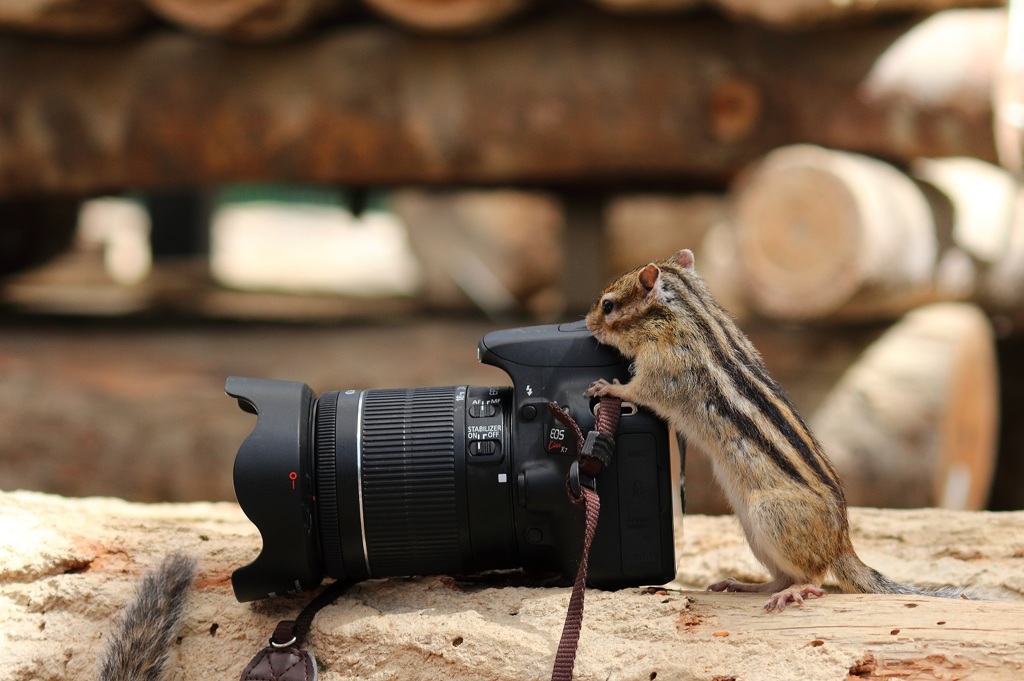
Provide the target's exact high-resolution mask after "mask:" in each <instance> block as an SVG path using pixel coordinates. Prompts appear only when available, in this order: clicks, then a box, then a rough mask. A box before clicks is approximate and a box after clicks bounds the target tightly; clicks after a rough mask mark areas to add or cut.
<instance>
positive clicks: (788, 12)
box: [707, 0, 1005, 29]
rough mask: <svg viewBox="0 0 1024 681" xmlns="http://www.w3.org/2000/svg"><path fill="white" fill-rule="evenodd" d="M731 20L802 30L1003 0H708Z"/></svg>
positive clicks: (997, 3) (999, 3) (996, 3)
mask: <svg viewBox="0 0 1024 681" xmlns="http://www.w3.org/2000/svg"><path fill="white" fill-rule="evenodd" d="M707 2H708V4H711V5H714V6H715V7H717V8H718V9H720V10H722V11H723V12H725V13H726V14H727V15H729V16H730V17H732V18H734V19H740V20H753V21H757V22H760V23H763V24H766V25H768V26H775V27H778V28H786V29H801V28H809V27H812V26H817V25H820V24H826V23H828V24H835V23H839V22H850V21H864V20H867V19H872V18H876V17H884V16H886V15H893V14H903V13H917V14H931V13H934V12H939V11H942V10H947V9H952V8H963V7H1002V6H1003V5H1004V4H1005V0H853V1H852V2H833V1H832V0H771V1H770V2H765V1H763V0H707Z"/></svg>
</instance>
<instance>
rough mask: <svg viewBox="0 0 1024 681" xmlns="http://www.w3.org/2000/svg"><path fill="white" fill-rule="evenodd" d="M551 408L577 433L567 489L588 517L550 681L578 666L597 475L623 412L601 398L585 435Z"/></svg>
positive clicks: (597, 504) (567, 676) (565, 677)
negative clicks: (588, 430)
mask: <svg viewBox="0 0 1024 681" xmlns="http://www.w3.org/2000/svg"><path fill="white" fill-rule="evenodd" d="M548 408H549V409H550V410H551V414H552V416H554V417H555V418H556V419H557V420H558V421H559V422H561V423H562V424H563V425H565V426H566V427H567V428H569V429H570V430H571V431H573V433H575V434H576V445H577V448H578V450H579V452H580V455H579V457H578V458H577V459H576V461H573V463H572V466H571V467H570V469H569V475H568V476H567V478H566V481H565V488H566V493H567V494H568V495H569V499H570V500H571V501H572V503H574V504H576V505H577V506H581V507H582V508H583V513H584V516H585V519H586V526H585V528H584V532H583V552H582V554H581V555H580V564H579V569H578V570H577V572H576V581H575V583H574V584H573V587H572V594H571V595H570V596H569V607H568V610H567V611H566V613H565V623H564V624H563V625H562V636H561V638H560V639H559V641H558V650H557V652H556V653H555V664H554V667H553V669H552V670H551V681H570V680H571V679H572V670H573V667H575V665H576V648H577V646H578V644H579V641H580V631H581V629H582V628H583V596H584V593H585V592H586V589H587V563H588V560H589V557H590V545H591V543H592V542H593V541H594V534H595V533H596V532H597V519H598V515H599V513H600V511H601V500H600V498H599V497H598V496H597V483H596V481H595V480H594V478H595V477H596V476H597V474H598V473H600V472H601V471H602V470H603V469H604V467H605V466H607V465H608V464H609V463H611V458H612V455H613V454H614V453H615V431H616V430H617V429H618V427H619V416H620V415H621V414H622V400H620V399H618V398H615V397H602V398H601V401H600V404H599V406H598V409H597V421H596V423H595V424H594V430H592V431H590V432H589V433H587V436H586V437H584V436H583V432H582V431H581V430H580V427H579V425H578V424H577V423H576V421H574V420H573V418H572V417H571V416H569V414H568V412H566V411H564V410H563V409H562V408H561V407H559V406H558V404H557V403H556V402H549V403H548Z"/></svg>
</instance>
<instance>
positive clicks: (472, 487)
mask: <svg viewBox="0 0 1024 681" xmlns="http://www.w3.org/2000/svg"><path fill="white" fill-rule="evenodd" d="M478 358H479V359H480V361H481V362H484V363H486V364H490V365H492V366H495V367H498V368H499V369H502V370H503V371H504V372H505V373H507V374H508V376H509V378H511V379H512V387H476V386H466V385H456V386H445V387H426V388H397V389H390V390H337V391H332V392H326V393H324V394H322V395H321V396H320V397H317V396H316V395H315V394H314V393H313V391H312V390H311V389H310V388H309V387H308V386H307V385H305V384H303V383H296V382H291V381H276V380H264V379H255V378H240V377H231V378H228V379H227V384H226V386H225V391H226V392H227V394H228V395H230V396H231V397H234V398H236V399H237V400H238V404H239V406H240V407H241V408H242V409H243V410H244V411H246V412H249V413H252V414H255V415H256V416H257V420H256V425H255V427H254V428H253V430H252V432H251V433H250V434H249V436H248V437H247V438H246V439H245V441H244V442H243V443H242V445H241V446H240V447H239V450H238V455H237V457H236V459H235V466H234V485H235V495H236V496H237V498H238V503H239V505H240V506H241V507H242V510H243V511H244V512H245V514H246V515H247V516H248V517H249V519H250V520H251V521H252V522H253V523H254V524H255V525H256V526H257V527H258V528H259V531H260V534H261V535H262V537H263V548H262V550H261V552H260V554H259V556H258V557H257V558H256V559H255V560H254V561H253V562H252V563H250V564H248V565H245V566H243V567H240V568H238V569H237V570H235V572H234V574H233V575H232V584H233V586H234V591H235V596H236V598H237V599H238V600H239V601H252V600H256V599H260V598H267V597H272V596H277V595H283V594H287V593H294V592H298V591H303V590H307V589H312V588H314V587H316V586H317V585H319V584H320V582H321V580H322V579H323V578H324V576H325V575H327V576H330V577H333V578H334V579H337V580H349V581H358V580H362V579H368V578H375V577H391V576H403V575H428V574H468V573H475V572H481V571H485V570H495V569H509V568H523V569H525V570H528V571H543V572H559V573H561V574H562V575H563V576H564V577H565V578H566V579H567V580H570V581H571V580H572V579H573V578H574V576H575V573H576V569H577V566H578V563H579V559H580V552H581V549H582V545H583V532H584V518H583V511H582V510H581V509H580V508H578V507H576V506H575V505H573V504H572V503H571V501H570V500H569V498H568V495H567V493H566V475H567V473H568V471H569V468H570V466H571V464H572V462H573V461H574V460H575V459H576V458H577V456H578V452H577V451H576V441H575V436H574V434H573V433H572V432H569V431H568V429H567V428H566V427H565V426H563V425H562V424H561V423H560V422H559V421H557V420H556V419H555V418H554V417H553V416H552V415H551V413H550V411H549V409H548V403H549V402H551V401H555V402H557V403H558V404H559V405H560V406H561V407H563V408H567V409H568V411H569V413H570V415H571V416H572V417H573V418H574V419H575V420H576V422H577V423H578V424H579V426H580V428H581V429H582V430H583V431H584V432H586V431H588V430H590V429H592V428H593V427H594V414H593V411H592V410H593V409H594V407H595V404H596V400H592V399H590V398H588V397H585V396H584V394H583V392H584V390H586V388H587V387H588V386H589V385H590V384H591V383H592V382H593V381H595V380H597V379H599V378H606V379H609V380H610V379H613V378H618V379H619V380H621V381H624V382H625V381H627V380H628V379H629V376H630V374H629V362H628V361H627V360H625V359H624V358H623V357H622V356H621V355H620V354H619V353H618V352H617V351H616V350H614V349H613V348H610V347H607V346H604V345H600V344H599V343H598V342H597V341H596V340H595V339H594V337H593V336H592V335H591V334H590V332H589V331H588V330H587V329H586V327H585V326H584V325H583V323H582V322H578V323H572V324H561V325H545V326H532V327H524V328H516V329H507V330H502V331H495V332H493V333H488V334H487V335H485V336H484V337H483V338H482V339H481V340H480V344H479V348H478ZM624 407H626V408H625V409H624V410H623V415H622V418H621V419H620V421H619V429H618V431H617V433H616V437H615V442H616V453H615V455H614V457H613V458H612V462H611V464H610V465H609V466H607V467H605V468H604V470H603V471H602V472H601V473H600V474H598V475H597V477H596V480H595V484H596V488H597V491H598V493H599V495H600V499H601V516H600V520H599V522H598V526H597V532H596V535H595V536H594V541H593V545H592V547H591V552H590V562H589V581H590V583H591V585H593V586H595V587H598V588H605V589H614V588H623V587H627V586H639V585H643V584H663V583H665V582H668V581H671V580H672V579H673V578H674V577H675V551H674V537H673V527H672V525H673V518H674V510H673V503H674V500H675V499H677V498H678V497H676V494H675V489H676V481H678V479H679V477H678V476H679V473H678V470H679V469H676V471H675V474H674V473H673V467H672V465H671V457H670V450H669V432H668V427H667V426H666V424H665V422H664V421H662V420H661V419H659V418H657V417H656V416H654V415H653V414H651V413H649V412H647V411H645V410H644V409H636V408H632V405H624ZM682 446H683V443H682V442H680V447H682ZM680 489H681V487H680Z"/></svg>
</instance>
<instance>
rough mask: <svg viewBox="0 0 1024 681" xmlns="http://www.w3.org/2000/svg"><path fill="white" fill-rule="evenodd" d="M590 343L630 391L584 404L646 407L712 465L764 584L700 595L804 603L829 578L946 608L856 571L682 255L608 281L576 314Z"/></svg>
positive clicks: (789, 441)
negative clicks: (748, 595) (615, 363)
mask: <svg viewBox="0 0 1024 681" xmlns="http://www.w3.org/2000/svg"><path fill="white" fill-rule="evenodd" d="M586 323H587V328H589V329H590V331H591V332H592V333H593V334H594V337H595V338H597V340H598V341H599V342H601V343H605V344H607V345H611V346H613V347H615V348H616V349H618V350H619V351H620V352H621V353H622V354H623V355H624V356H626V357H627V358H630V359H632V360H633V366H632V372H633V378H632V379H631V380H630V382H629V383H625V384H622V383H619V382H618V381H615V382H613V383H608V382H607V381H606V380H604V379H601V380H599V381H595V382H594V383H593V384H592V385H591V386H590V388H588V389H587V391H586V395H587V396H590V397H594V396H604V395H611V396H614V397H618V398H621V399H622V400H624V401H627V402H633V403H634V404H638V405H641V406H644V407H647V408H649V409H651V410H652V411H654V412H655V413H657V414H658V415H660V416H661V417H662V418H664V419H665V420H666V421H668V423H669V424H670V425H671V426H672V427H673V428H674V429H675V430H676V431H677V432H679V433H681V434H683V435H684V436H685V437H686V438H687V439H688V440H690V441H692V442H694V443H696V444H697V445H698V446H699V447H700V448H701V449H702V450H703V451H705V452H707V454H708V456H709V457H710V458H711V461H712V465H713V469H714V473H715V478H716V479H717V480H718V482H719V484H720V485H721V486H722V488H723V489H724V491H725V494H726V497H727V498H728V500H729V502H730V504H731V505H732V508H733V511H734V512H735V514H736V516H737V518H738V519H739V522H740V525H742V527H743V531H744V533H745V535H746V538H747V542H748V543H749V544H750V548H751V550H752V551H753V553H754V556H755V557H756V558H757V559H758V560H759V561H760V562H761V563H762V564H763V565H764V566H765V567H766V568H767V569H768V571H769V573H771V576H772V579H771V581H770V582H768V583H765V584H749V583H744V582H739V581H737V580H735V579H732V578H730V579H726V580H723V581H721V582H718V583H716V584H713V585H711V586H710V587H709V590H710V591H748V592H749V591H752V592H760V593H771V594H772V596H771V598H770V599H769V600H768V602H767V603H766V604H765V606H764V608H765V610H767V611H768V612H780V611H782V610H784V609H785V607H786V604H787V603H789V602H790V601H792V602H794V603H796V604H797V605H803V604H804V599H805V598H807V597H820V596H823V595H825V592H824V591H823V590H822V589H821V585H822V582H823V581H824V580H825V576H826V575H827V574H828V573H831V574H832V575H833V576H834V578H835V579H836V580H837V581H838V582H839V586H840V587H841V588H842V589H843V590H844V591H847V592H859V593H890V594H920V595H930V596H943V597H947V598H956V597H959V596H962V592H961V591H960V590H958V589H953V588H943V589H939V590H935V591H929V590H925V589H920V588H917V587H913V586H908V585H904V584H898V583H896V582H894V581H892V580H890V579H889V578H887V577H885V576H884V575H882V574H880V573H879V572H878V571H877V570H874V569H872V568H870V567H868V566H867V565H865V564H864V563H863V562H862V561H861V559H860V558H859V557H858V556H857V553H856V552H855V551H854V549H853V544H852V543H851V541H850V524H849V520H848V518H847V513H846V498H845V496H844V494H843V487H842V484H841V483H840V481H839V476H838V475H837V474H836V471H835V469H834V468H833V467H832V464H831V463H830V462H829V460H828V457H826V456H825V452H824V451H822V447H821V445H820V444H819V443H818V441H817V440H816V439H815V437H814V435H813V434H812V433H811V431H810V429H809V428H808V427H807V424H805V423H804V421H803V419H801V418H800V415H799V414H798V413H797V411H796V409H795V408H794V407H793V405H792V403H791V402H790V401H789V399H788V398H787V397H786V395H785V393H784V392H783V391H782V388H781V387H779V385H778V384H777V383H776V382H775V381H774V380H773V379H772V378H771V376H769V375H768V372H767V370H766V369H765V366H764V363H763V362H762V361H761V357H760V355H759V354H758V352H757V350H756V349H755V348H754V346H753V345H752V344H751V342H750V340H749V339H748V338H747V337H746V336H745V335H744V334H743V333H742V332H741V331H740V329H739V328H738V327H737V325H736V323H735V322H734V321H733V319H732V317H731V316H730V315H729V313H727V312H726V311H725V310H723V309H722V308H721V307H720V306H719V305H718V303H716V302H715V300H714V299H713V298H712V297H711V294H710V293H709V292H708V289H707V287H706V286H705V284H704V281H703V280H702V279H701V278H700V276H699V275H698V274H697V272H696V271H695V269H694V260H693V253H692V252H690V251H689V250H685V249H684V250H681V251H679V252H678V253H676V254H675V256H673V257H672V258H670V259H669V260H667V261H665V262H659V263H650V264H648V265H646V266H644V267H640V268H638V269H636V270H634V271H632V272H630V273H628V274H625V275H623V276H622V277H620V278H619V279H618V280H616V281H615V282H614V283H612V284H611V285H610V286H609V287H608V288H607V289H605V291H604V292H603V294H602V295H601V297H600V299H599V300H598V301H597V303H596V304H595V305H594V307H593V308H592V309H591V310H590V312H589V314H588V315H587V321H586Z"/></svg>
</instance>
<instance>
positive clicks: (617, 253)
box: [604, 193, 727, 280]
mask: <svg viewBox="0 0 1024 681" xmlns="http://www.w3.org/2000/svg"><path fill="white" fill-rule="evenodd" d="M726 215H727V210H726V200H725V198H724V197H723V196H722V195H721V194H712V193H703V194H686V195H668V194H625V195H621V196H616V197H614V198H612V199H611V200H609V201H608V203H607V205H606V206H605V211H604V251H605V262H604V270H605V272H604V274H605V277H606V278H607V279H609V280H611V279H612V278H614V277H616V276H618V275H620V274H622V273H623V272H626V271H628V270H631V269H633V268H634V267H638V266H640V265H643V264H644V263H647V262H651V261H653V260H664V259H665V258H666V257H668V255H670V254H672V253H675V252H676V251H678V250H679V249H680V248H690V249H693V250H695V251H696V250H699V248H698V246H699V244H700V243H701V242H703V240H704V237H705V235H706V234H707V232H708V230H710V229H711V228H712V226H713V225H715V224H718V223H720V222H723V221H724V220H725V219H726ZM702 262H703V260H702Z"/></svg>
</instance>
